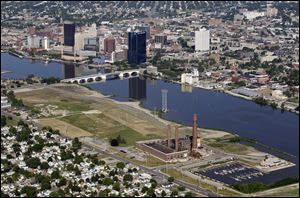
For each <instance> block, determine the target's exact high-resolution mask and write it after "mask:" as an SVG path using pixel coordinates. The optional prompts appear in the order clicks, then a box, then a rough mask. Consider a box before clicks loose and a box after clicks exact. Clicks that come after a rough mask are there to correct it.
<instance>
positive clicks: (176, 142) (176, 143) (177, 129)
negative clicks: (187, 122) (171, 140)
mask: <svg viewBox="0 0 300 198" xmlns="http://www.w3.org/2000/svg"><path fill="white" fill-rule="evenodd" d="M178 147H179V126H178V125H176V127H175V150H176V151H178Z"/></svg>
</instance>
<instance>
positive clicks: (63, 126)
mask: <svg viewBox="0 0 300 198" xmlns="http://www.w3.org/2000/svg"><path fill="white" fill-rule="evenodd" d="M39 123H40V124H41V125H43V126H51V127H52V128H53V129H58V130H59V131H60V132H61V133H62V134H64V135H66V136H68V137H71V138H74V137H82V136H92V135H93V134H91V133H89V132H88V131H85V130H83V129H81V128H78V127H76V126H73V125H72V124H69V123H67V122H63V121H61V120H58V119H55V118H43V119H39Z"/></svg>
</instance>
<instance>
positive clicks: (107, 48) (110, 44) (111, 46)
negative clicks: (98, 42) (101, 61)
mask: <svg viewBox="0 0 300 198" xmlns="http://www.w3.org/2000/svg"><path fill="white" fill-rule="evenodd" d="M115 50H116V40H115V38H113V37H109V38H106V39H104V52H105V53H107V54H111V53H112V52H113V51H115Z"/></svg>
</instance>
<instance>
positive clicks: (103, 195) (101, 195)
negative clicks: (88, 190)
mask: <svg viewBox="0 0 300 198" xmlns="http://www.w3.org/2000/svg"><path fill="white" fill-rule="evenodd" d="M109 192H110V190H109V189H105V190H101V191H100V192H99V197H108V193H109Z"/></svg>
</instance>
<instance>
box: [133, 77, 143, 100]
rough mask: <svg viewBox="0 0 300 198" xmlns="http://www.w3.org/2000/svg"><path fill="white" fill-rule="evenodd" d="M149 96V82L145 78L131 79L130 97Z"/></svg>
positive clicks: (141, 97) (140, 97)
mask: <svg viewBox="0 0 300 198" xmlns="http://www.w3.org/2000/svg"><path fill="white" fill-rule="evenodd" d="M146 97H147V84H146V80H145V79H140V78H130V79H129V98H132V99H135V100H141V99H145V98H146Z"/></svg>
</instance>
